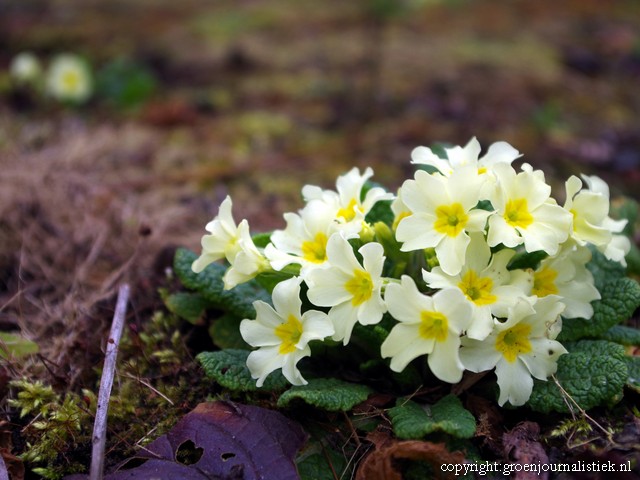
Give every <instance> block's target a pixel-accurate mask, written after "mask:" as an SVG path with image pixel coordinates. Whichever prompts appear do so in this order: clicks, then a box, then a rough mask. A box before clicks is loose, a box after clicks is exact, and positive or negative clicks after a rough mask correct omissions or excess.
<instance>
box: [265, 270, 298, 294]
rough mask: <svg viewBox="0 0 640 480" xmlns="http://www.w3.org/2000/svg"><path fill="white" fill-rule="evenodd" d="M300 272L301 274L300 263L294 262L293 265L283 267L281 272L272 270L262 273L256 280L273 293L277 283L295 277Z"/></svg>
mask: <svg viewBox="0 0 640 480" xmlns="http://www.w3.org/2000/svg"><path fill="white" fill-rule="evenodd" d="M299 274H300V265H295V264H292V265H287V266H286V267H285V268H283V269H282V270H280V271H279V272H276V271H272V272H265V273H260V274H259V275H258V276H257V277H256V282H257V283H258V285H260V286H261V287H262V288H264V289H265V290H266V291H267V292H269V293H271V292H273V289H274V288H275V286H276V285H277V284H279V283H280V282H283V281H285V280H288V279H289V278H291V277H295V276H297V275H299Z"/></svg>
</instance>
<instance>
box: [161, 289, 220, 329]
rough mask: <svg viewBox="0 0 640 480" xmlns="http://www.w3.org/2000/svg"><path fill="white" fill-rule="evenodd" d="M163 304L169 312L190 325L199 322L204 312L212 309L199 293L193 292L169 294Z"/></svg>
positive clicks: (209, 303)
mask: <svg viewBox="0 0 640 480" xmlns="http://www.w3.org/2000/svg"><path fill="white" fill-rule="evenodd" d="M164 304H165V306H166V307H167V308H168V309H169V311H170V312H173V313H175V314H176V315H178V316H179V317H180V318H182V319H184V320H186V321H187V322H191V323H196V322H197V321H198V320H200V319H201V318H202V315H203V314H204V312H205V310H207V308H211V307H212V305H211V302H210V301H208V300H207V299H206V298H204V297H203V296H202V295H200V294H199V293H193V292H177V293H172V294H169V295H167V296H166V297H165V298H164Z"/></svg>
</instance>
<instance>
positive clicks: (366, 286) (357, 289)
mask: <svg viewBox="0 0 640 480" xmlns="http://www.w3.org/2000/svg"><path fill="white" fill-rule="evenodd" d="M344 288H345V289H346V290H347V292H349V293H350V294H351V295H353V298H352V299H351V304H352V305H353V306H354V307H357V306H358V305H360V304H362V303H364V302H366V301H367V300H369V299H370V298H371V295H372V294H373V281H372V280H371V275H369V273H368V272H365V271H364V270H354V271H353V277H351V279H350V280H349V281H348V282H347V283H346V284H345V286H344Z"/></svg>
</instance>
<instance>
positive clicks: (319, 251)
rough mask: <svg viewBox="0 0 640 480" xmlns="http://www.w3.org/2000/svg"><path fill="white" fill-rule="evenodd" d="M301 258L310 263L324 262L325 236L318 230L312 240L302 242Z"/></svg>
mask: <svg viewBox="0 0 640 480" xmlns="http://www.w3.org/2000/svg"><path fill="white" fill-rule="evenodd" d="M302 258H304V259H305V260H306V261H308V262H312V263H324V262H325V261H326V260H327V236H326V235H325V234H324V233H322V232H319V233H317V234H316V236H315V237H314V239H313V240H307V241H306V242H303V243H302Z"/></svg>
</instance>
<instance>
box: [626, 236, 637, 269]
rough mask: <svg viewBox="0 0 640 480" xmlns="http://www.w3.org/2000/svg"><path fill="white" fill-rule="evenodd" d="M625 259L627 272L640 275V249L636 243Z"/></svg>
mask: <svg viewBox="0 0 640 480" xmlns="http://www.w3.org/2000/svg"><path fill="white" fill-rule="evenodd" d="M625 259H626V260H627V271H628V272H629V273H634V274H636V275H640V248H638V247H637V246H636V244H635V243H633V242H632V243H631V250H629V253H627V256H626V257H625Z"/></svg>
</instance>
